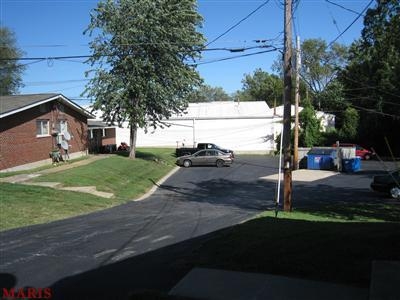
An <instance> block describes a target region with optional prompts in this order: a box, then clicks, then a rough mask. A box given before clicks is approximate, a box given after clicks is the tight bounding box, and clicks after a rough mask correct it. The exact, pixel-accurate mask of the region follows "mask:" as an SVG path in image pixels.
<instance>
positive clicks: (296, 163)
mask: <svg viewBox="0 0 400 300" xmlns="http://www.w3.org/2000/svg"><path fill="white" fill-rule="evenodd" d="M300 65H301V55H300V37H297V38H296V88H295V94H294V116H295V117H294V145H293V169H294V170H297V169H298V168H299V102H300Z"/></svg>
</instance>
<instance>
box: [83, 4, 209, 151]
mask: <svg viewBox="0 0 400 300" xmlns="http://www.w3.org/2000/svg"><path fill="white" fill-rule="evenodd" d="M201 23H202V18H201V16H200V15H199V14H198V13H197V7H196V1H195V0H168V1H166V0H140V1H139V0H118V1H115V0H105V1H101V2H99V3H98V5H97V8H95V9H94V10H93V12H92V14H91V22H90V24H89V26H88V28H87V30H86V31H85V33H88V34H90V36H94V39H93V41H92V42H91V43H90V48H91V50H92V53H93V54H92V56H91V57H90V58H89V60H88V62H89V63H90V64H91V66H92V69H91V70H89V71H88V72H87V74H86V75H87V76H89V75H92V76H93V77H92V79H91V80H90V82H89V84H88V85H87V88H86V90H85V92H84V94H86V95H87V96H89V97H90V98H93V99H95V102H94V105H93V106H94V109H100V110H102V111H103V112H104V116H103V117H104V119H105V121H107V122H116V123H118V124H121V123H122V122H125V121H127V122H129V125H130V130H131V138H130V144H131V153H130V157H131V158H134V157H135V150H136V133H137V129H138V128H147V127H148V126H152V127H154V128H155V127H157V126H159V125H160V123H161V121H162V119H163V118H168V117H170V116H171V115H172V114H173V113H180V112H182V111H183V110H184V109H185V108H186V107H187V96H188V95H189V94H190V93H191V92H192V91H193V89H194V88H195V87H197V86H199V85H200V84H201V82H202V80H201V78H200V76H199V74H198V72H197V71H196V70H195V67H194V66H191V65H190V62H193V61H194V60H195V59H197V58H199V57H200V50H201V49H202V48H203V44H204V41H205V39H204V37H203V35H202V34H201V33H199V32H198V31H197V30H198V28H199V27H200V26H201Z"/></svg>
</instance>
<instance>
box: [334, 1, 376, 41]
mask: <svg viewBox="0 0 400 300" xmlns="http://www.w3.org/2000/svg"><path fill="white" fill-rule="evenodd" d="M372 2H374V0H370V1H369V2H368V4H367V5H366V6H365V7H364V9H363V10H362V11H361V12H360V13H359V14H358V15H357V17H356V18H355V19H354V20H353V22H351V23H350V25H349V26H347V27H346V29H345V30H343V31H342V32H341V33H340V34H339V35H338V36H337V37H336V38H334V39H333V40H332V41H331V42H330V43H329V44H328V48H329V47H330V46H332V45H333V43H335V42H336V41H337V40H338V39H339V38H340V37H341V36H342V35H343V34H345V33H346V31H347V30H349V29H350V27H351V26H353V24H354V23H355V22H357V20H358V19H359V18H361V17H362V16H363V15H364V13H365V11H366V10H367V9H368V7H369V6H370V5H371V4H372Z"/></svg>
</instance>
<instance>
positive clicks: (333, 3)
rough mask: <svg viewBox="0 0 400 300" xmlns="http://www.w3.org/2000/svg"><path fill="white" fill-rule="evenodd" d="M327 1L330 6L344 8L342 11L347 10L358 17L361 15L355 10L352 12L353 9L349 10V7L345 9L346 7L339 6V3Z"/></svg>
mask: <svg viewBox="0 0 400 300" xmlns="http://www.w3.org/2000/svg"><path fill="white" fill-rule="evenodd" d="M325 1H326V2H328V3H329V4H332V5H336V6H338V7H340V8H342V9H344V10H347V11H349V12H352V13H354V14H356V15H358V14H359V13H358V12H356V11H355V10H352V9H350V8H347V7H344V6H342V5H340V4H338V3H335V2H332V1H330V0H325Z"/></svg>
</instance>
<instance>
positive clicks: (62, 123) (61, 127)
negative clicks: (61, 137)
mask: <svg viewBox="0 0 400 300" xmlns="http://www.w3.org/2000/svg"><path fill="white" fill-rule="evenodd" d="M56 129H57V131H58V132H59V133H61V134H62V133H64V132H67V131H68V123H67V120H58V121H57V123H56Z"/></svg>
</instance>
